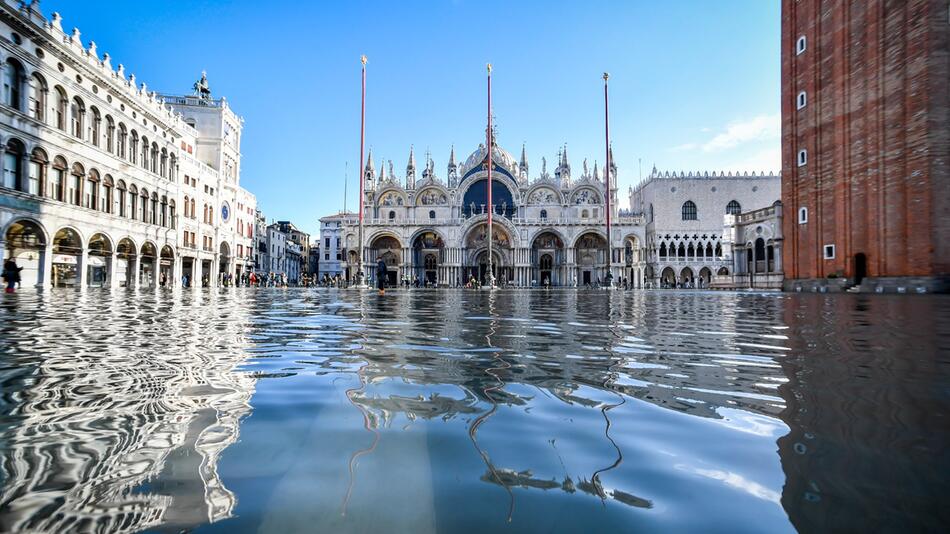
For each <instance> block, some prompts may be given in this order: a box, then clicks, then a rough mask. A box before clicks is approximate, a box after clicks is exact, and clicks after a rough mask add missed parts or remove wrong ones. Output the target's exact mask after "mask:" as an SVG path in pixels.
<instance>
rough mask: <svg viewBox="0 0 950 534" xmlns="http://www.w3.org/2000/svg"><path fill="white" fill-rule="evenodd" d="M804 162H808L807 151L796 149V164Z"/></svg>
mask: <svg viewBox="0 0 950 534" xmlns="http://www.w3.org/2000/svg"><path fill="white" fill-rule="evenodd" d="M806 163H808V151H806V150H799V151H798V166H799V167H801V166H802V165H804V164H806Z"/></svg>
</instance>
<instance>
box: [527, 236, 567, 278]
mask: <svg viewBox="0 0 950 534" xmlns="http://www.w3.org/2000/svg"><path fill="white" fill-rule="evenodd" d="M531 279H532V281H533V283H537V284H538V285H541V286H563V285H567V254H566V251H565V249H564V238H563V237H562V236H561V234H560V233H559V232H558V231H557V230H554V229H550V228H549V229H545V230H542V231H541V232H539V233H538V234H537V235H536V236H535V237H534V239H533V240H532V241H531Z"/></svg>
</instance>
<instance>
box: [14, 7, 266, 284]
mask: <svg viewBox="0 0 950 534" xmlns="http://www.w3.org/2000/svg"><path fill="white" fill-rule="evenodd" d="M0 64H2V67H3V94H2V95H0V146H2V147H3V150H4V156H3V181H2V182H0V254H2V255H3V256H4V257H5V258H11V257H12V258H14V259H15V260H16V261H17V263H18V264H19V266H20V267H23V272H22V278H23V279H22V286H24V287H27V286H33V285H36V286H43V287H49V286H51V285H57V286H87V285H97V286H109V287H120V286H144V287H158V286H161V285H166V286H172V285H179V284H181V283H182V282H183V281H184V277H187V278H188V282H189V285H197V284H196V283H197V282H198V281H205V282H206V283H207V284H216V283H217V281H218V280H219V279H220V276H221V275H222V274H233V275H238V276H239V275H240V274H241V273H242V272H244V271H246V269H247V266H248V265H249V263H250V261H251V260H250V258H252V251H253V246H252V244H253V214H254V210H255V207H256V200H255V198H254V196H253V195H252V194H250V193H249V192H248V191H246V190H245V189H243V188H241V186H240V135H241V129H242V126H243V125H242V120H241V119H240V118H239V117H238V116H237V115H235V114H234V112H233V111H231V109H230V108H229V107H228V104H227V102H226V101H225V99H223V98H222V99H218V100H215V99H212V98H210V93H209V92H204V93H199V92H198V91H196V93H198V94H199V96H187V97H179V96H174V97H173V96H161V95H157V94H156V93H155V92H153V91H149V90H148V88H147V86H146V85H145V84H144V83H140V82H137V81H136V77H135V75H133V74H127V72H126V70H125V68H124V67H123V66H122V65H118V66H113V65H112V60H111V58H110V56H109V55H108V54H100V53H99V52H98V51H97V48H96V45H95V43H94V42H89V43H88V44H85V45H84V44H83V42H82V39H81V35H80V32H79V30H78V29H74V30H73V31H72V32H71V33H70V34H67V33H65V32H64V31H63V29H62V22H61V18H60V17H59V15H58V14H55V13H54V14H53V15H52V17H51V18H50V19H49V20H47V19H46V18H45V17H44V16H43V15H42V13H40V12H39V2H36V1H33V2H29V3H25V4H24V3H20V2H13V1H10V0H4V1H2V2H0ZM202 81H203V82H205V83H206V80H205V79H204V78H202ZM205 87H206V85H205ZM196 88H197V84H196ZM198 213H201V215H200V216H199V215H198ZM199 217H200V218H199ZM248 225H251V229H250V230H249V229H248Z"/></svg>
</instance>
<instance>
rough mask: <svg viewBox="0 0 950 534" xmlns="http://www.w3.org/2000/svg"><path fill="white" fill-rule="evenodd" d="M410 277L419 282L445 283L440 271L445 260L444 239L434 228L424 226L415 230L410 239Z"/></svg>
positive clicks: (443, 274) (425, 283) (430, 283)
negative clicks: (424, 227) (422, 228)
mask: <svg viewBox="0 0 950 534" xmlns="http://www.w3.org/2000/svg"><path fill="white" fill-rule="evenodd" d="M411 243H412V271H413V273H412V275H411V276H412V278H413V279H414V280H415V279H418V280H419V283H420V284H424V285H433V286H434V285H437V284H439V283H445V278H446V277H445V273H444V272H442V269H443V264H444V262H445V253H444V250H445V240H444V239H442V235H441V234H439V233H438V232H436V231H435V230H432V229H429V228H426V229H424V230H420V231H418V232H416V234H415V235H414V236H413V238H412V240H411Z"/></svg>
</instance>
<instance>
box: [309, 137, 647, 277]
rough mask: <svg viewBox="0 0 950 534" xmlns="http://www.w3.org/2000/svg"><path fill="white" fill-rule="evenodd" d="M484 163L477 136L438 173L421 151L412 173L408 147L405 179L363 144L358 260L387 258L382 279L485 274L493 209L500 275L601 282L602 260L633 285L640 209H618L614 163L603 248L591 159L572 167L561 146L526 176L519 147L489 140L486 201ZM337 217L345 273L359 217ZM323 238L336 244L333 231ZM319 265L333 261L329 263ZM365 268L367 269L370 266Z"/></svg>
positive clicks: (600, 190)
mask: <svg viewBox="0 0 950 534" xmlns="http://www.w3.org/2000/svg"><path fill="white" fill-rule="evenodd" d="M487 165H488V153H487V149H486V148H485V146H484V145H480V146H479V147H478V149H477V150H475V152H473V153H472V154H471V155H470V156H469V157H468V159H467V160H465V162H464V163H462V164H461V165H459V164H457V163H456V160H455V150H454V148H453V149H452V152H451V155H450V157H449V163H448V168H447V178H446V179H445V180H443V179H441V178H439V177H437V176H436V173H435V168H434V167H435V165H434V163H433V162H432V160H431V159H429V158H428V157H427V158H426V163H425V167H424V168H423V169H422V170H421V173H420V174H419V176H418V177H417V174H416V172H417V169H416V164H415V156H414V154H413V153H412V151H411V150H410V154H409V163H408V165H407V167H406V175H405V180H404V181H403V180H401V179H398V178H397V177H396V176H395V174H394V171H393V168H392V162H391V161H390V162H389V165H388V167H389V168H388V171H387V168H386V164H385V162H382V160H381V163H380V168H379V171H378V173H377V169H376V165H375V163H374V162H373V159H372V154H370V157H369V159H368V162H367V164H366V167H365V169H364V172H363V180H364V182H365V183H364V185H365V189H366V197H365V198H364V199H363V201H364V210H365V211H364V213H365V218H366V220H365V233H364V250H365V255H364V264H368V265H375V264H376V262H377V260H378V259H379V258H382V259H383V260H385V262H386V264H387V265H388V266H389V275H388V276H389V280H390V283H396V281H397V280H399V279H402V278H403V277H405V276H408V277H410V278H413V279H414V278H417V277H418V279H419V280H420V282H426V283H431V284H438V285H455V284H456V283H457V282H462V283H464V282H466V281H468V280H469V279H470V278H472V277H474V278H476V279H479V280H484V279H485V278H486V269H487V266H488V263H489V261H488V246H487V245H488V243H487V234H488V232H487V218H488V210H490V209H492V210H494V213H495V215H494V218H493V220H494V223H493V229H492V234H493V236H494V237H493V239H494V242H493V247H492V248H493V250H492V254H493V257H492V261H491V263H492V265H493V266H494V268H495V274H496V277H497V278H498V279H499V280H500V283H502V284H506V283H507V284H513V285H519V286H528V285H532V284H544V283H550V284H551V285H555V286H566V285H574V284H578V285H582V284H594V283H597V282H598V281H601V282H603V281H604V280H605V278H606V275H607V272H608V269H609V270H610V271H611V272H612V274H613V278H614V280H615V281H619V280H620V278H621V277H627V278H629V279H630V280H631V281H633V282H634V283H635V285H640V283H641V281H642V275H643V273H642V269H641V263H640V261H639V257H640V256H639V254H638V253H634V252H633V251H639V249H640V247H641V244H642V243H643V225H642V222H643V219H642V217H640V216H636V215H632V214H630V213H628V212H625V211H621V210H618V206H617V200H616V198H615V197H616V180H617V167H616V165H613V164H612V165H611V169H610V176H611V195H612V197H614V198H613V199H612V202H611V210H612V218H611V221H612V230H611V231H612V233H613V235H612V236H610V247H609V248H610V252H609V253H608V244H607V236H606V235H605V231H604V228H605V222H606V220H605V218H606V213H605V209H604V208H605V206H604V204H605V202H604V201H605V198H604V188H605V185H604V183H603V181H602V179H601V173H600V171H599V170H598V167H597V164H596V163H595V164H594V168H593V171H592V172H591V171H590V170H589V169H588V168H587V162H586V160H585V162H584V170H583V172H582V173H580V176H579V177H575V176H573V175H572V171H571V166H570V163H569V161H568V157H567V150H566V149H565V150H563V151H562V152H561V154H560V155H559V156H558V160H557V165H556V166H555V169H554V173H553V175H552V174H549V173H548V170H547V165H546V163H545V164H544V165H543V166H542V169H541V172H540V173H539V174H538V175H536V176H535V177H533V178H529V174H528V163H527V157H526V155H525V151H524V149H522V152H521V160H520V162H519V161H516V160H515V158H514V157H513V156H512V155H511V154H510V153H508V152H507V151H505V150H504V149H502V148H500V147H498V146H497V145H494V150H493V153H492V201H493V206H488V205H487V204H488V199H487V174H488V172H487ZM321 222H323V220H321ZM328 222H329V221H328ZM342 222H343V224H344V226H345V229H344V231H343V232H342V233H343V234H344V239H345V241H344V243H343V245H344V246H343V248H345V250H346V257H345V270H346V272H347V274H349V275H353V274H355V271H356V264H357V263H358V262H357V256H356V255H357V249H358V246H357V228H356V224H357V221H356V218H355V217H347V218H343V219H342ZM321 235H323V234H321ZM335 237H336V235H334V238H335ZM325 239H326V237H324V240H325ZM323 245H324V257H323V259H324V261H328V260H329V261H332V260H333V257H332V256H333V254H332V253H331V251H330V250H329V249H327V247H328V244H327V242H326V241H324V243H323ZM329 245H330V246H336V245H335V243H334V242H333V241H331V242H330V244H329ZM625 249H627V252H628V253H627V254H624V250H625ZM337 250H339V248H337ZM328 256H329V257H328ZM321 268H323V269H324V270H325V271H327V272H329V271H330V270H331V267H330V266H329V265H328V266H326V267H321ZM367 274H368V275H369V276H371V277H373V276H375V268H374V269H368V273H367Z"/></svg>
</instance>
